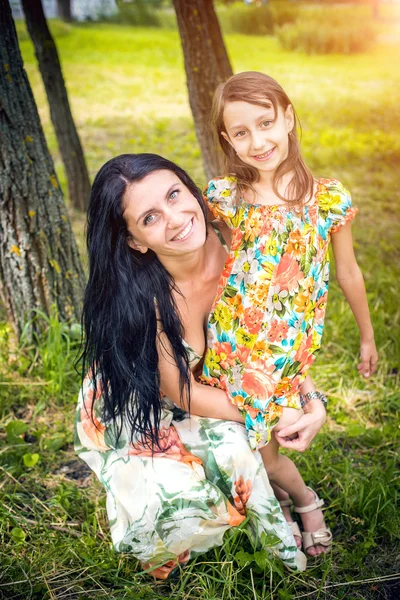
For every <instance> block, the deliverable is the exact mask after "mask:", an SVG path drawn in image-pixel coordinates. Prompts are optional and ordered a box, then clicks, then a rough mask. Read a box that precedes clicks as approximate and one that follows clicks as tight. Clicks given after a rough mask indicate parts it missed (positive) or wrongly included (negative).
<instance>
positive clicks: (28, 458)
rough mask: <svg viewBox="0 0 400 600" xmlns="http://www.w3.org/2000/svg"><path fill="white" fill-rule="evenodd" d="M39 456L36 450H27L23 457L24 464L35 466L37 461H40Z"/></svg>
mask: <svg viewBox="0 0 400 600" xmlns="http://www.w3.org/2000/svg"><path fill="white" fill-rule="evenodd" d="M39 458H40V457H39V454H37V453H36V452H35V453H34V454H31V453H30V452H27V453H26V454H24V455H23V457H22V459H23V461H24V465H25V466H26V467H28V468H32V467H34V466H35V465H36V463H37V462H38V460H39Z"/></svg>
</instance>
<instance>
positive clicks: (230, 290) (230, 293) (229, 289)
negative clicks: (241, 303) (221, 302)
mask: <svg viewBox="0 0 400 600" xmlns="http://www.w3.org/2000/svg"><path fill="white" fill-rule="evenodd" d="M236 294H237V289H236V288H235V287H233V285H227V286H226V287H225V289H224V297H225V296H227V297H228V298H233V297H234V296H236Z"/></svg>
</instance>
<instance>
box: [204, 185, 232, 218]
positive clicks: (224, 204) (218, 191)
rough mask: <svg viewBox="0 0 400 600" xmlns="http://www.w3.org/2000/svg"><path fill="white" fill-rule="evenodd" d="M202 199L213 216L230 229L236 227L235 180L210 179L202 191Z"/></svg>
mask: <svg viewBox="0 0 400 600" xmlns="http://www.w3.org/2000/svg"><path fill="white" fill-rule="evenodd" d="M204 199H205V201H206V203H207V206H208V207H209V209H210V210H211V212H212V213H213V215H214V216H215V217H216V218H217V219H220V220H221V221H224V222H225V223H226V224H227V225H228V227H230V228H231V229H232V228H234V227H236V222H235V217H236V215H237V210H238V209H237V203H236V178H235V177H219V178H216V179H212V180H211V181H210V182H209V184H208V186H207V187H206V188H205V190H204Z"/></svg>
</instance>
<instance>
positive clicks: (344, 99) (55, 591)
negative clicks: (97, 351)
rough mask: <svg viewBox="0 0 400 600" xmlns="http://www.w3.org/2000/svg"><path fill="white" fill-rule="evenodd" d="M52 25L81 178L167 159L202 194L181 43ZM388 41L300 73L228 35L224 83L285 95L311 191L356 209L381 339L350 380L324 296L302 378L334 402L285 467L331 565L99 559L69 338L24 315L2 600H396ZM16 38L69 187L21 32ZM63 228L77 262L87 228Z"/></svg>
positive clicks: (334, 306)
mask: <svg viewBox="0 0 400 600" xmlns="http://www.w3.org/2000/svg"><path fill="white" fill-rule="evenodd" d="M364 9H365V7H360V8H354V7H353V9H352V10H354V11H357V10H360V11H361V12H363V11H364ZM221 10H222V9H221ZM223 10H228V9H223ZM167 14H169V17H168V18H170V23H171V22H172V21H173V20H172V19H171V14H170V13H168V12H167ZM354 14H355V15H357V14H358V13H356V12H354ZM360 14H361V13H360ZM221 15H222V13H221ZM51 27H52V31H53V34H54V35H55V37H56V41H57V45H58V48H59V52H60V55H61V59H62V63H63V69H64V75H65V78H66V82H67V86H68V91H69V94H70V98H71V102H72V109H73V112H74V116H75V120H76V124H77V126H78V129H79V131H80V135H81V137H82V141H83V144H84V147H85V150H86V158H87V161H88V166H89V169H90V172H91V175H92V177H93V176H94V174H95V173H96V172H97V170H98V169H99V167H100V166H101V165H102V164H103V162H105V161H106V160H108V159H109V158H110V157H111V156H114V155H116V154H119V153H122V152H142V151H149V152H158V153H160V154H163V155H165V156H167V157H168V158H170V159H172V160H175V161H177V162H178V163H179V164H180V165H181V166H182V167H184V168H185V169H187V170H188V171H189V172H190V173H191V174H192V175H193V176H194V178H195V180H196V181H197V182H198V183H199V185H203V184H204V183H205V182H204V176H203V173H202V167H201V157H200V153H199V149H198V145H197V141H196V136H195V132H194V128H193V124H192V120H191V114H190V109H189V105H188V100H187V90H186V87H185V78H184V69H183V60H182V56H181V52H180V44H179V38H178V34H177V33H176V31H174V30H173V29H166V28H162V27H158V28H132V27H131V26H128V25H118V24H113V23H105V24H101V25H99V24H85V25H77V24H75V25H65V24H63V23H59V22H53V23H51ZM399 29H400V28H399V23H398V22H397V24H396V21H395V20H394V19H392V22H391V23H382V22H381V23H380V24H379V25H378V28H377V35H378V37H377V41H376V42H375V44H374V45H373V46H371V48H370V49H369V50H368V51H367V52H366V53H365V54H355V55H353V56H351V57H350V56H347V55H338V54H330V55H315V56H310V57H307V58H305V57H304V55H302V54H297V53H294V52H288V51H286V50H283V49H282V48H281V47H280V45H279V42H278V40H277V39H276V38H275V37H271V36H262V37H260V36H254V35H252V36H248V35H243V33H230V34H227V35H226V36H225V37H226V43H227V46H228V51H229V53H230V56H231V59H232V62H233V65H234V69H235V71H241V70H247V69H257V70H262V71H265V72H268V73H269V74H270V75H272V76H273V77H275V78H277V79H278V80H279V81H280V82H281V83H282V84H283V86H284V87H285V89H286V90H287V92H288V93H289V96H290V97H291V98H292V100H293V103H294V105H295V107H296V109H297V111H298V114H299V116H300V119H301V122H302V126H303V148H304V153H305V157H306V160H307V162H308V164H309V165H310V167H311V168H312V169H313V170H314V172H315V174H316V175H318V176H328V177H329V176H334V177H337V178H338V179H340V180H341V181H343V183H344V184H345V185H346V186H347V187H349V188H350V190H351V191H352V193H353V199H354V203H355V205H356V206H358V207H359V208H360V215H359V216H358V217H357V219H356V222H355V225H354V228H353V229H354V237H355V246H356V252H357V256H358V259H359V263H360V265H361V268H362V270H363V272H364V275H365V279H366V285H367V290H368V296H369V300H370V306H371V312H372V318H373V322H374V326H375V331H376V340H377V345H378V349H379V354H380V363H379V368H378V372H377V374H376V376H375V377H374V378H373V379H372V380H371V381H369V382H366V381H361V380H360V379H359V378H358V377H357V374H356V364H357V353H358V338H357V330H356V326H355V324H354V321H353V319H352V317H351V314H350V311H349V309H348V307H347V305H346V303H345V301H344V299H343V297H342V296H341V294H340V293H339V290H338V288H337V286H336V284H335V283H334V282H332V287H331V292H330V300H329V305H328V314H327V325H326V331H325V334H324V345H323V352H322V354H321V355H320V356H319V359H318V361H317V364H316V365H315V367H314V368H313V372H312V375H313V376H314V378H315V379H316V381H317V383H318V385H319V387H320V388H321V389H322V390H323V391H324V392H326V393H327V394H328V396H329V398H330V405H329V422H328V425H327V426H326V427H325V429H324V431H323V433H322V434H321V435H320V436H319V437H318V438H317V440H316V441H315V443H314V444H313V446H312V448H311V449H310V450H309V451H308V452H307V453H305V454H304V455H298V454H297V455H295V456H294V457H293V458H294V459H295V460H296V463H297V464H298V466H299V468H300V470H301V472H302V474H303V475H304V478H305V480H306V481H307V482H308V483H309V484H311V485H313V486H315V487H316V488H317V489H318V490H319V491H321V493H322V494H323V496H324V498H325V499H326V502H327V505H328V507H329V510H328V511H327V519H328V522H329V524H330V525H331V527H332V528H333V531H334V536H335V544H334V548H333V551H332V553H331V554H330V555H329V556H328V557H327V558H326V559H322V560H320V561H315V562H311V566H310V569H309V570H308V571H307V573H306V574H303V575H298V574H297V575H296V574H289V573H288V572H287V571H282V569H281V567H280V566H279V565H277V564H275V563H271V562H270V561H269V560H268V558H267V555H266V553H265V552H264V551H258V552H254V549H252V548H251V546H250V545H249V543H248V541H247V539H246V535H245V532H244V531H239V532H235V533H233V534H232V535H228V536H227V540H226V543H225V545H224V547H223V548H218V549H216V550H214V551H211V552H209V553H208V554H207V555H205V556H204V557H202V558H201V559H198V560H197V561H196V563H194V564H193V565H191V566H190V567H189V568H188V569H187V570H185V571H184V572H183V574H182V577H181V578H178V579H177V580H176V581H175V582H171V583H165V584H164V583H157V584H153V583H152V582H151V581H150V580H148V578H147V577H146V575H143V574H141V573H140V568H139V567H138V565H137V563H136V561H135V560H134V559H133V558H132V557H131V556H129V555H117V554H115V553H114V551H113V550H112V547H111V542H110V537H109V533H108V527H107V522H106V516H105V502H104V494H103V490H102V489H100V486H99V484H98V483H97V482H96V481H95V480H94V478H93V477H92V475H91V474H90V472H89V471H88V469H87V468H86V466H85V465H84V464H83V463H82V462H80V461H79V460H78V459H77V457H76V456H75V454H74V452H73V439H72V435H73V433H72V430H73V427H72V422H73V418H74V408H75V402H76V396H77V392H78V388H79V376H78V375H77V374H76V373H75V371H74V369H73V366H72V364H73V359H74V357H75V356H76V351H77V347H78V338H79V333H80V332H79V327H78V326H77V325H76V324H73V323H71V324H67V325H65V324H61V323H60V322H59V321H58V317H57V314H56V313H55V312H53V314H52V315H51V317H50V318H48V319H45V318H44V317H43V315H41V314H37V315H36V317H35V318H37V319H40V320H41V322H42V324H43V335H42V336H41V337H40V338H39V339H38V340H37V342H36V343H35V344H28V343H24V342H22V345H21V346H20V347H19V346H17V345H16V343H15V340H14V339H13V335H12V332H11V330H10V328H9V326H8V325H7V324H6V322H5V320H4V316H3V320H2V321H1V323H0V436H1V449H0V477H1V483H0V498H1V502H0V548H1V549H0V564H1V566H2V569H1V570H0V572H1V574H0V597H4V598H7V599H11V598H15V599H17V598H18V599H21V600H26V599H28V598H34V599H35V600H39V599H42V598H43V599H54V598H57V599H61V598H76V599H81V600H86V599H87V598H96V599H97V598H114V599H122V598H126V599H135V600H136V599H140V598H144V599H149V600H150V599H151V600H155V599H158V598H160V599H161V598H171V599H172V598H174V599H176V598H179V599H182V600H184V599H185V600H189V599H192V598H202V599H203V598H204V599H207V600H211V599H215V600H216V599H218V600H222V599H223V600H225V599H228V598H229V599H230V600H239V598H240V599H245V600H261V599H265V600H266V599H269V598H274V599H278V600H289V599H295V598H299V599H300V598H312V599H314V598H315V599H316V598H321V599H336V598H346V600H353V599H365V598H367V599H369V598H370V599H374V600H375V599H380V598H386V599H389V600H390V599H394V598H397V597H398V595H399V591H400V586H399V584H398V577H399V572H400V564H399V562H400V557H399V552H398V548H399V538H400V518H399V511H398V500H399V464H398V446H399V428H398V417H399V404H400V403H399V391H398V390H399V374H398V369H399V362H400V361H399V355H400V349H399V343H400V342H399V340H400V336H399V329H400V327H399V320H400V312H399V304H398V281H399V275H400V260H399V259H400V256H399V253H400V251H399V248H400V244H399V242H400V233H399V217H398V201H399V197H398V181H397V169H398V165H399V160H400V142H399V140H400V137H399V133H400V131H399V130H400V125H399V123H400V108H399V106H400V85H399V84H400V72H399V71H398V70H397V71H395V70H394V69H393V64H394V60H395V58H394V57H395V55H396V52H398V46H396V39H397V36H398V34H399ZM18 32H19V36H20V42H21V49H22V53H23V56H24V60H25V65H26V69H27V71H28V74H29V78H30V81H31V83H32V86H33V88H34V93H35V97H36V101H37V104H38V106H39V108H40V115H41V119H42V123H43V126H44V129H45V133H46V137H47V139H48V141H49V144H50V148H51V151H52V153H53V156H55V157H56V166H57V172H58V174H59V177H60V180H61V183H62V185H63V188H64V190H66V185H65V176H64V173H63V169H62V165H61V161H60V158H59V157H58V156H57V151H56V140H55V136H54V133H53V130H52V127H51V123H50V119H49V115H48V109H47V103H46V99H45V94H44V90H43V87H42V83H41V79H40V76H39V73H38V71H37V67H36V62H35V59H34V54H33V49H32V46H31V44H30V42H29V40H28V37H27V35H26V32H25V29H24V27H23V25H22V23H18ZM72 217H73V223H74V228H75V232H76V235H77V236H78V239H79V241H80V246H81V249H82V252H83V229H84V218H83V216H82V215H80V214H78V213H73V214H72Z"/></svg>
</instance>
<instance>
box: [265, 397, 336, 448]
mask: <svg viewBox="0 0 400 600" xmlns="http://www.w3.org/2000/svg"><path fill="white" fill-rule="evenodd" d="M303 410H304V415H303V416H302V417H300V419H299V420H298V421H296V423H294V424H293V425H289V426H288V427H284V428H283V429H281V430H280V431H277V432H276V433H275V438H276V440H277V441H278V444H279V445H280V446H282V448H289V449H290V450H297V451H298V452H305V450H307V448H308V446H309V445H310V444H311V442H312V441H313V439H314V438H315V436H316V435H317V433H318V432H319V430H320V429H321V427H322V425H323V424H324V423H325V421H326V410H325V407H324V405H323V404H322V402H321V400H319V399H318V398H315V399H314V400H310V402H307V404H306V405H305V406H304V409H303ZM295 434H297V437H296V438H295V439H289V437H288V436H292V435H295Z"/></svg>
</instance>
